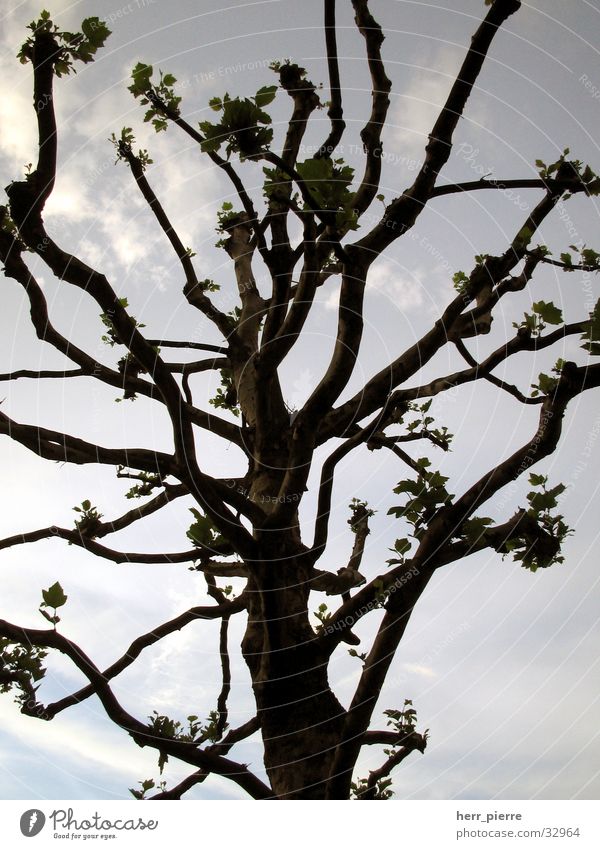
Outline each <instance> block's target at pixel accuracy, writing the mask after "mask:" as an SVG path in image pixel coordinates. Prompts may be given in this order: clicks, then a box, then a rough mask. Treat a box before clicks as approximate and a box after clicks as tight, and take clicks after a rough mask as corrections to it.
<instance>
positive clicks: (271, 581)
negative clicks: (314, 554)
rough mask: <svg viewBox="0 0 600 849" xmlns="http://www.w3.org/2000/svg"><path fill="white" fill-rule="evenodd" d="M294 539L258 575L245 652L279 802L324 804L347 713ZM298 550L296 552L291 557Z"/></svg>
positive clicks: (288, 536)
mask: <svg viewBox="0 0 600 849" xmlns="http://www.w3.org/2000/svg"><path fill="white" fill-rule="evenodd" d="M294 536H295V535H294V533H293V530H291V529H290V530H289V531H287V532H285V533H282V532H276V533H274V534H273V536H272V538H271V539H270V540H268V544H266V545H265V546H264V548H265V549H266V550H265V553H264V556H263V559H262V561H261V562H260V563H259V564H257V565H256V566H255V567H254V568H253V570H252V571H253V573H254V577H253V579H252V580H251V581H250V582H249V585H248V590H249V596H250V603H249V609H248V627H247V631H246V634H245V637H244V639H243V641H242V652H243V655H244V658H245V660H246V663H247V664H248V667H249V669H250V674H251V677H252V685H253V689H254V694H255V698H256V705H257V710H258V717H259V719H260V723H261V731H262V737H263V742H264V749H265V767H266V769H267V773H268V775H269V779H270V782H271V786H272V787H273V791H274V795H275V796H276V798H278V799H323V798H324V792H325V784H326V782H327V779H328V777H329V773H330V770H331V765H332V761H333V756H334V753H335V747H336V746H337V744H338V742H339V739H340V734H341V727H342V722H343V717H344V713H345V711H344V709H343V707H342V706H341V705H340V703H339V702H338V700H337V699H336V697H335V696H334V694H333V693H332V691H331V689H330V688H329V682H328V678H327V662H326V658H325V657H324V656H321V655H320V654H319V652H318V651H317V648H316V640H315V632H314V631H313V629H312V627H311V626H310V623H309V619H308V595H309V583H308V576H309V572H308V568H307V567H306V566H305V565H303V564H302V559H301V552H298V548H297V544H296V541H295V540H294V539H293V538H294ZM290 542H291V543H292V545H290V544H289V543H290ZM290 549H295V551H293V550H291V551H290V554H289V555H287V556H286V552H287V551H288V550H290ZM269 550H270V552H272V554H273V556H271V557H269V556H268V551H269ZM275 552H277V553H275Z"/></svg>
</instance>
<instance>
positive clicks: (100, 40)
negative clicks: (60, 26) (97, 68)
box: [81, 17, 110, 50]
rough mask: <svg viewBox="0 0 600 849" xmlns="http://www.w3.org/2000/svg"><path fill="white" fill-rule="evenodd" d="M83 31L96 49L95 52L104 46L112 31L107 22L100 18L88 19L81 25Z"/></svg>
mask: <svg viewBox="0 0 600 849" xmlns="http://www.w3.org/2000/svg"><path fill="white" fill-rule="evenodd" d="M81 31H82V33H83V34H84V35H85V37H86V38H87V40H88V41H89V42H90V44H91V45H92V46H93V47H94V48H95V50H97V49H99V48H100V47H103V46H104V42H105V41H106V39H107V38H108V36H109V35H110V30H109V28H108V27H107V26H106V24H105V22H104V21H102V20H100V18H96V17H94V18H86V19H85V20H84V21H82V23H81Z"/></svg>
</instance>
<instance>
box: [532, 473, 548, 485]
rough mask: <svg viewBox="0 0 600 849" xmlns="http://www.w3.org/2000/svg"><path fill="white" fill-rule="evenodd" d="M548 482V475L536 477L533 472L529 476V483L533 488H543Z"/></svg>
mask: <svg viewBox="0 0 600 849" xmlns="http://www.w3.org/2000/svg"><path fill="white" fill-rule="evenodd" d="M547 480H548V477H547V475H536V474H534V473H533V472H532V473H531V474H530V475H529V483H530V485H531V486H543V485H544V484H545V483H546V481H547Z"/></svg>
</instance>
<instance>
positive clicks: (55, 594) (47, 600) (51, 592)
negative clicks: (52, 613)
mask: <svg viewBox="0 0 600 849" xmlns="http://www.w3.org/2000/svg"><path fill="white" fill-rule="evenodd" d="M42 596H43V599H44V604H45V605H46V607H53V608H54V609H56V608H57V607H62V606H63V604H65V603H66V601H67V598H68V596H66V595H65V593H64V590H63V588H62V587H61V585H60V584H59V582H58V581H56V583H54V584H52V586H51V587H49V588H48V589H47V590H42Z"/></svg>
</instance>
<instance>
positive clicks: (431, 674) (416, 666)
mask: <svg viewBox="0 0 600 849" xmlns="http://www.w3.org/2000/svg"><path fill="white" fill-rule="evenodd" d="M402 666H403V668H404V669H406V671H407V672H411V673H412V674H413V675H420V676H421V677H422V678H436V677H437V673H436V672H435V671H434V670H433V669H432V668H431V666H423V665H421V664H420V663H403V664H402Z"/></svg>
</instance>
